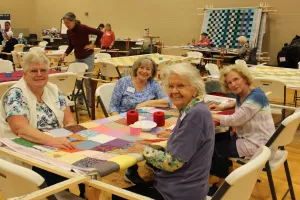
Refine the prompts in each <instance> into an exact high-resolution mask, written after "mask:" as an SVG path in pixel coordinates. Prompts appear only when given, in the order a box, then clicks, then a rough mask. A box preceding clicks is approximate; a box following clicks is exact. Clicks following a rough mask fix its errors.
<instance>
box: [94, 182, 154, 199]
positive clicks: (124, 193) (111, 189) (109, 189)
mask: <svg viewBox="0 0 300 200" xmlns="http://www.w3.org/2000/svg"><path fill="white" fill-rule="evenodd" d="M89 186H91V187H94V188H96V189H99V190H101V191H104V192H106V193H111V194H112V193H113V194H115V195H117V196H120V197H123V198H125V199H131V200H150V199H151V198H149V197H145V196H142V195H139V194H136V193H133V192H130V191H128V190H124V189H122V188H118V187H116V186H113V185H109V184H107V183H104V182H100V181H96V180H90V181H89Z"/></svg>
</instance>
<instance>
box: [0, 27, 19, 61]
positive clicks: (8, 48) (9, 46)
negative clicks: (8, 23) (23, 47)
mask: <svg viewBox="0 0 300 200" xmlns="http://www.w3.org/2000/svg"><path fill="white" fill-rule="evenodd" d="M13 35H14V33H13V32H12V31H8V32H7V33H6V36H7V38H8V39H7V41H6V44H5V47H4V48H3V50H2V52H5V53H11V52H12V51H13V50H14V48H15V45H16V44H18V40H17V39H16V38H14V37H13ZM0 58H2V59H7V55H5V54H3V55H1V57H0Z"/></svg>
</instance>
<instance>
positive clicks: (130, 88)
mask: <svg viewBox="0 0 300 200" xmlns="http://www.w3.org/2000/svg"><path fill="white" fill-rule="evenodd" d="M126 91H127V92H130V93H134V92H135V89H134V88H133V87H128V88H127V90H126Z"/></svg>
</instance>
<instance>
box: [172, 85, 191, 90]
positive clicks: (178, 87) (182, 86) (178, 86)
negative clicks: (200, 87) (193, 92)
mask: <svg viewBox="0 0 300 200" xmlns="http://www.w3.org/2000/svg"><path fill="white" fill-rule="evenodd" d="M188 86H191V85H183V84H178V85H176V86H175V85H167V87H168V90H170V91H171V90H174V88H176V90H180V91H182V90H184V89H185V88H187V87H188Z"/></svg>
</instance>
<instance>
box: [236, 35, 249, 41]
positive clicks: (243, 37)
mask: <svg viewBox="0 0 300 200" xmlns="http://www.w3.org/2000/svg"><path fill="white" fill-rule="evenodd" d="M238 41H240V42H245V43H246V42H247V41H248V40H247V38H246V37H245V36H243V35H242V36H240V37H238Z"/></svg>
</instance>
